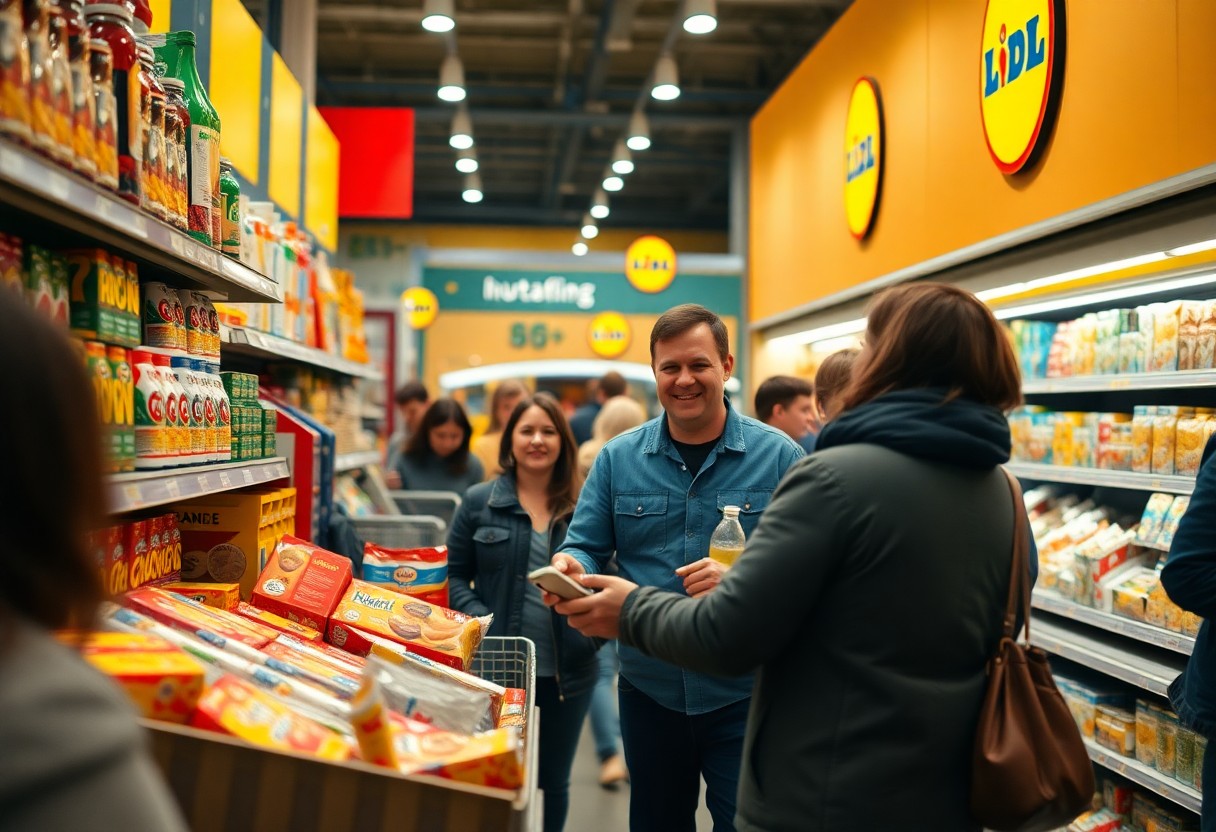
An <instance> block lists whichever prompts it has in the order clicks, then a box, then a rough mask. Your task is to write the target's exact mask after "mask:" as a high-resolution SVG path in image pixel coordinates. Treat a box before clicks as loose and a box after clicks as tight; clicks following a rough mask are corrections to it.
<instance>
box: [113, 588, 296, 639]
mask: <svg viewBox="0 0 1216 832" xmlns="http://www.w3.org/2000/svg"><path fill="white" fill-rule="evenodd" d="M122 602H123V604H124V605H126V606H128V607H130V608H131V609H133V610H135V611H137V612H142V613H144V614H145V615H147V616H148V617H150V618H152V619H153V620H155V621H159V622H160V623H162V624H165V625H167V626H169V627H172V628H173V629H175V630H182V631H184V632H187V633H194V632H197V631H198V630H206V631H209V632H212V633H215V634H216V635H219V636H223V637H224V638H226V639H229V640H231V641H239V642H240V643H242V644H247V645H249V646H250V647H254V648H258V649H260V648H262V647H265V646H266V645H267V644H269V643H270V642H272V641H274V640H275V638H276V637H277V636H278V635H279V633H278V631H276V630H272V629H271V628H270V627H266V626H264V625H262V624H259V623H258V622H256V621H250V620H249V619H247V618H241V617H240V616H239V615H236V614H235V613H230V612H224V611H223V610H217V609H215V608H214V607H207V606H204V605H202V604H198V603H195V602H193V601H190V600H188V599H187V598H186V597H185V596H182V595H174V594H173V593H171V592H165V591H163V590H160V589H156V588H153V587H143V588H141V589H137V590H135V591H134V592H128V593H127V594H126V595H125V596H123V599H122Z"/></svg>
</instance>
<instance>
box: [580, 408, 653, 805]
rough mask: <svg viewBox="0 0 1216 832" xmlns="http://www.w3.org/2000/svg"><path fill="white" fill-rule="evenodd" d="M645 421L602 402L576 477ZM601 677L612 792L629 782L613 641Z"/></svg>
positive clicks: (595, 705) (635, 411)
mask: <svg viewBox="0 0 1216 832" xmlns="http://www.w3.org/2000/svg"><path fill="white" fill-rule="evenodd" d="M645 421H646V410H645V409H644V408H643V407H642V406H641V405H640V404H638V403H637V402H636V401H634V400H633V399H631V398H629V397H628V396H623V395H622V396H613V397H612V398H611V399H608V401H606V402H604V406H603V407H602V408H601V409H600V412H599V415H598V416H596V417H595V423H594V425H593V426H592V429H591V433H592V437H591V439H589V440H588V441H586V442H584V443H583V444H582V445H581V446H580V447H579V449H578V468H579V475H580V476H581V477H582V478H583V479H584V480H585V479H586V478H587V474H588V473H590V471H591V464H592V463H593V462H595V457H596V454H598V453H599V452H600V448H602V447H604V443H605V442H607V441H608V440H609V439H613V438H614V437H617V436H620V435H621V434H622V433H624V432H625V431H627V430H632V429H633V428H636V427H639V426H640V425H642V424H643V423H645ZM608 571H609V574H616V571H617V570H616V563H615V561H614V562H612V563H610V565H609V569H608ZM599 658H600V674H599V678H598V679H596V682H595V693H594V694H592V696H591V710H590V712H589V714H588V716H589V718H590V720H591V735H592V736H593V737H595V753H596V756H597V757H599V760H600V785H601V786H603V787H604V788H606V789H615V788H616V787H617V786H618V785H619V784H621V783H623V782H624V781H625V780H628V779H629V769H628V767H627V766H626V765H625V759H624V758H623V757H622V756H621V717H620V714H619V712H618V711H617V704H616V689H615V688H616V677H617V672H618V671H619V670H620V660H619V658H618V656H617V645H616V642H615V641H609V642H607V643H605V644H604V646H603V647H601V648H600V655H599Z"/></svg>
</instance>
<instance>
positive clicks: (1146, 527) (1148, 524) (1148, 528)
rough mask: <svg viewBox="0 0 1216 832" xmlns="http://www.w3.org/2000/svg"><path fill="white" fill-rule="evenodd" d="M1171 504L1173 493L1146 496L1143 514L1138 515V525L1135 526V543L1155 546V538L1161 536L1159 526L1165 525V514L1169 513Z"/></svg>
mask: <svg viewBox="0 0 1216 832" xmlns="http://www.w3.org/2000/svg"><path fill="white" fill-rule="evenodd" d="M1173 504H1174V495H1173V494H1153V495H1152V496H1151V497H1149V498H1148V503H1147V504H1145V506H1144V514H1143V515H1142V516H1141V517H1140V525H1139V526H1137V527H1136V543H1138V544H1139V545H1141V546H1151V547H1156V545H1157V538H1159V537H1160V536H1161V527H1162V526H1163V525H1165V516H1166V515H1167V514H1169V510H1170V506H1172V505H1173Z"/></svg>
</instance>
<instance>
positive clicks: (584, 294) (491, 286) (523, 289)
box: [481, 274, 595, 309]
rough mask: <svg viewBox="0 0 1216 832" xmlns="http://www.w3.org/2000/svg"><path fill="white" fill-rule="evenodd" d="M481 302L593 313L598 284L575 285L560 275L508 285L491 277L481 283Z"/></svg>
mask: <svg viewBox="0 0 1216 832" xmlns="http://www.w3.org/2000/svg"><path fill="white" fill-rule="evenodd" d="M481 299H482V300H484V301H486V302H487V303H526V304H533V303H542V304H572V305H574V306H576V307H578V308H579V309H591V308H592V307H593V306H595V284H594V283H574V282H573V281H570V280H567V279H566V278H564V277H562V276H561V275H550V276H549V277H546V278H545V279H544V280H527V279H524V278H520V279H519V280H512V281H505V280H498V279H496V278H495V277H494V275H491V274H488V275H486V276H485V278H484V279H483V280H482V282H481Z"/></svg>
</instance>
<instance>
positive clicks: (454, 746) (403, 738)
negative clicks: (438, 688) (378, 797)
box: [393, 718, 524, 790]
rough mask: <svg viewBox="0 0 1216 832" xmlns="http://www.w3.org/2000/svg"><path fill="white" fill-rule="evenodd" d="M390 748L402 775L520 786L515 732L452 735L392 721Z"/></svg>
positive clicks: (520, 749)
mask: <svg viewBox="0 0 1216 832" xmlns="http://www.w3.org/2000/svg"><path fill="white" fill-rule="evenodd" d="M393 727H394V728H396V729H397V730H396V732H395V736H394V742H393V745H394V749H395V750H396V752H397V759H398V761H399V768H400V770H401V771H402V772H405V773H406V774H430V775H434V776H436V777H442V778H444V779H445V780H456V781H458V782H461V783H472V784H473V785H475V786H490V787H492V788H497V789H512V790H514V789H518V788H519V787H520V786H522V785H523V783H524V768H523V743H522V742H520V738H519V729H517V728H496V729H495V730H493V731H487V732H485V733H482V734H473V735H466V734H453V733H449V732H448V731H441V730H439V729H438V728H435V727H434V726H431V725H427V724H426V723H424V722H418V721H417V720H413V719H404V718H400V719H396V720H394V721H393Z"/></svg>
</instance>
